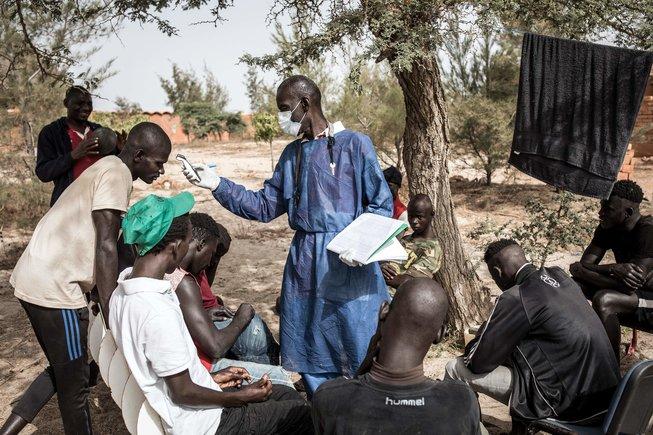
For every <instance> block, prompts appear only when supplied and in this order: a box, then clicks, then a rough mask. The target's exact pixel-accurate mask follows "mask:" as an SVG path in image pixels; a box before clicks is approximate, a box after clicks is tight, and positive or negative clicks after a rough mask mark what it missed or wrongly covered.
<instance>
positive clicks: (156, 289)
mask: <svg viewBox="0 0 653 435" xmlns="http://www.w3.org/2000/svg"><path fill="white" fill-rule="evenodd" d="M131 273H132V268H131V267H128V268H127V269H125V270H123V271H122V272H121V273H120V276H119V277H118V285H119V286H121V287H122V289H123V291H124V292H125V294H126V295H133V294H135V293H143V292H150V293H161V294H165V293H172V287H171V286H170V281H168V280H167V279H155V278H147V277H139V278H130V276H131Z"/></svg>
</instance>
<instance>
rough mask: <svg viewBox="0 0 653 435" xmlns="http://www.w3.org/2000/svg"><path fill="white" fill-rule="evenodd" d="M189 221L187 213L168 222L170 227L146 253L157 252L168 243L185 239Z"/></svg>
mask: <svg viewBox="0 0 653 435" xmlns="http://www.w3.org/2000/svg"><path fill="white" fill-rule="evenodd" d="M189 222H190V221H189V219H188V213H186V214H185V215H182V216H179V217H176V218H174V219H173V220H172V223H171V224H170V228H168V232H167V233H166V235H165V236H163V238H162V239H161V240H160V241H159V243H157V244H156V245H154V247H153V248H152V249H150V250H149V251H147V253H146V254H158V253H159V252H161V251H163V250H164V249H165V247H166V246H168V245H169V244H170V243H172V242H176V241H177V240H183V239H185V238H186V232H187V231H188V223H189Z"/></svg>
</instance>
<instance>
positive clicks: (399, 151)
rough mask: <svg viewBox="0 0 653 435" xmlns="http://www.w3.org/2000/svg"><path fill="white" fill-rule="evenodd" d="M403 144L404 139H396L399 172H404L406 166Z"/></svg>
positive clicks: (398, 137)
mask: <svg viewBox="0 0 653 435" xmlns="http://www.w3.org/2000/svg"><path fill="white" fill-rule="evenodd" d="M403 142H404V138H403V137H400V136H397V137H395V151H396V152H397V164H396V168H397V169H398V170H399V172H403V166H404V158H403V154H402V148H403V145H404V144H403Z"/></svg>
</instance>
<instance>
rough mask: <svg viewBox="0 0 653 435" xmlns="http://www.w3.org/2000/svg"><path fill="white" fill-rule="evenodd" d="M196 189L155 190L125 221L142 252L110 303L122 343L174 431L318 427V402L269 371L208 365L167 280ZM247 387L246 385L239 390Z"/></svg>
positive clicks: (180, 253)
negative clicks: (313, 414) (214, 369)
mask: <svg viewBox="0 0 653 435" xmlns="http://www.w3.org/2000/svg"><path fill="white" fill-rule="evenodd" d="M193 204H194V199H193V197H192V195H191V194H189V193H187V192H183V193H181V194H179V195H177V196H175V197H172V198H161V197H157V196H154V195H149V196H147V197H146V198H145V199H143V200H141V201H139V202H137V203H136V204H134V205H133V206H132V207H131V208H130V209H129V211H128V212H127V215H126V216H125V218H124V220H123V223H122V230H123V234H124V237H125V242H126V243H130V244H135V245H136V247H137V250H138V257H137V258H136V261H135V262H134V267H133V268H127V269H125V270H124V271H123V272H122V273H121V274H120V278H119V279H118V287H117V288H116V290H115V291H114V292H113V295H112V297H111V301H110V307H111V309H110V312H109V325H110V326H111V333H112V334H113V336H114V338H115V339H116V344H117V346H118V348H119V349H120V350H121V351H122V353H123V354H124V356H125V359H126V360H127V365H128V366H129V369H130V371H131V372H132V374H133V375H134V379H136V382H137V383H138V385H139V387H140V388H141V389H142V390H143V393H144V394H145V397H146V398H147V401H148V402H149V404H150V405H151V406H152V408H153V409H154V410H155V411H156V412H157V414H158V415H159V416H160V417H161V420H162V422H163V426H164V429H165V431H166V433H172V434H200V433H201V434H209V433H211V434H212V433H229V434H231V433H247V434H269V433H301V434H303V433H306V434H308V433H311V425H312V423H311V418H310V407H309V406H308V404H307V403H306V402H305V401H304V400H302V399H301V397H300V396H299V393H297V392H296V391H294V390H292V389H291V388H288V387H283V386H280V385H275V386H273V385H272V384H271V383H270V380H269V379H268V378H267V376H263V378H262V379H261V380H260V381H258V382H255V383H253V384H251V385H247V386H242V382H243V381H245V380H247V379H249V378H250V376H249V374H248V373H247V371H246V370H245V369H242V368H236V367H230V368H228V369H225V370H222V371H220V372H218V373H215V374H213V375H210V374H209V372H207V371H206V369H205V368H204V367H203V366H202V363H201V362H200V360H199V358H198V356H197V352H196V350H195V345H194V343H193V339H192V337H191V335H190V333H189V332H188V328H187V327H186V324H185V323H184V319H183V315H182V312H181V309H180V308H179V301H178V299H177V296H176V295H175V293H174V292H172V291H171V289H170V282H169V281H167V280H165V279H164V274H165V273H166V272H168V273H170V272H173V271H174V270H175V269H176V268H177V266H179V263H180V262H181V260H182V259H183V258H184V256H185V255H186V252H187V251H188V245H189V243H190V241H191V237H192V231H191V223H190V219H189V218H188V215H187V213H188V212H189V211H190V209H191V208H192V206H193ZM237 386H240V388H233V387H237Z"/></svg>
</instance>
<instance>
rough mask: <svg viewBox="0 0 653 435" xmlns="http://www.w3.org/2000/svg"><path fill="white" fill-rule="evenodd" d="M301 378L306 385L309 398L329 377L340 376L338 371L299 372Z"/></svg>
mask: <svg viewBox="0 0 653 435" xmlns="http://www.w3.org/2000/svg"><path fill="white" fill-rule="evenodd" d="M300 374H301V375H302V379H303V380H304V386H305V387H306V394H307V395H308V398H309V399H310V398H311V397H313V393H315V390H317V388H318V387H319V386H320V385H322V384H323V383H325V382H326V381H328V380H330V379H335V378H337V377H339V376H342V375H341V374H340V373H300Z"/></svg>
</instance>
